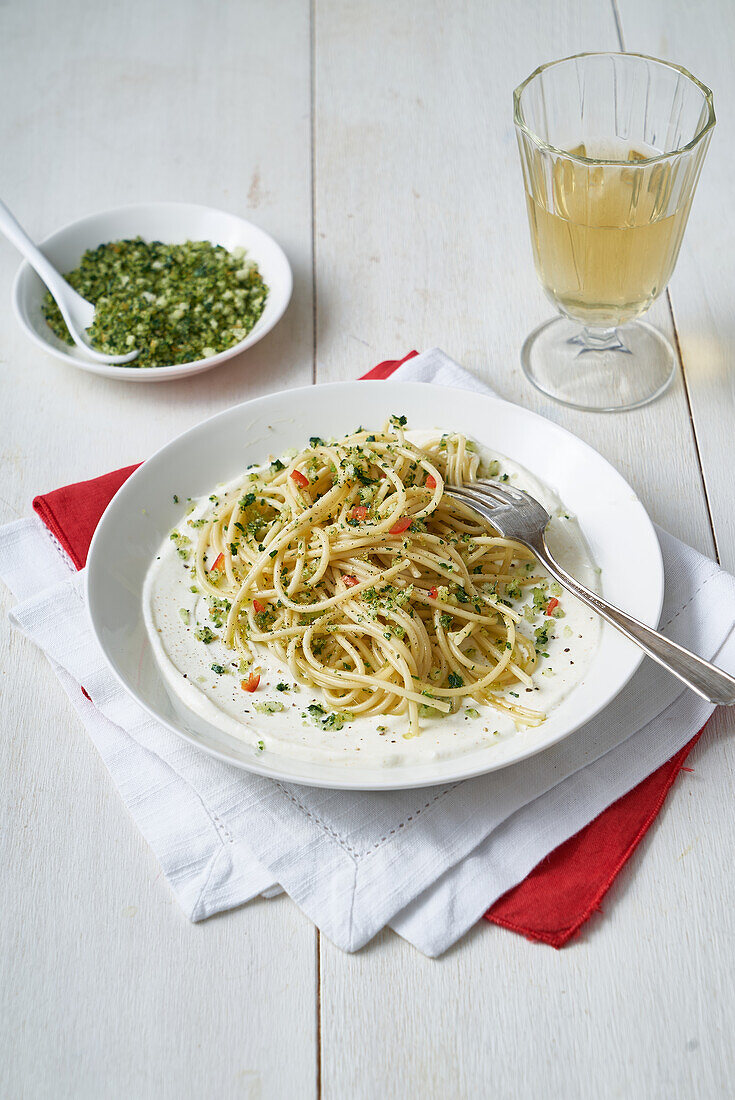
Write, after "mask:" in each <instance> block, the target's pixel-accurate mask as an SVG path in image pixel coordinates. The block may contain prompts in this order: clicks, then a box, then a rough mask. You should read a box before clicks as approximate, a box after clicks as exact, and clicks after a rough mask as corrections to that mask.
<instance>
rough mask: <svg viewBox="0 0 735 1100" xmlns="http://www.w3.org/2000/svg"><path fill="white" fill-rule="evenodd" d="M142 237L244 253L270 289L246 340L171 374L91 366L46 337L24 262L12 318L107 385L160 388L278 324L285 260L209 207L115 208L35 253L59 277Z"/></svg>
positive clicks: (36, 285) (41, 290)
mask: <svg viewBox="0 0 735 1100" xmlns="http://www.w3.org/2000/svg"><path fill="white" fill-rule="evenodd" d="M131 237H142V238H143V239H144V240H147V241H163V243H164V244H182V243H183V242H184V241H211V242H212V244H221V245H222V246H223V247H224V248H226V249H227V250H228V251H229V252H231V251H232V250H233V249H235V248H238V247H239V248H244V249H246V250H247V253H248V259H250V260H254V261H255V263H257V265H258V270H259V271H260V274H261V275H262V276H263V280H264V282H265V284H266V286H267V287H268V297H267V299H266V303H265V309H264V310H263V313H262V314H261V316H260V317H259V318H258V321H257V324H255V325H254V326H253V328H252V329H251V330H250V332H249V333H248V335H247V336H246V337H245V339H244V340H240V342H239V343H237V344H233V346H232V347H231V348H228V349H227V350H226V351H221V352H219V353H218V354H217V355H210V356H209V357H208V358H206V359H195V360H194V361H193V362H191V363H174V364H173V365H172V366H169V367H136V366H135V362H134V361H133V362H132V363H131V364H129V365H127V366H125V365H120V366H113V365H108V364H105V363H93V362H91V361H90V360H88V359H85V357H84V354H83V352H81V351H80V350H79V349H78V348H77V347H76V346H74V347H69V345H68V344H65V343H63V342H62V341H61V340H59V339H58V337H57V336H55V335H54V333H53V332H52V331H51V329H50V328H49V326H48V325H47V323H46V319H45V318H44V316H43V312H42V309H41V306H42V303H43V298H44V295H45V293H46V287H45V286H44V284H43V283H42V282H41V280H40V279H39V277H38V275H36V273H35V271H34V270H33V268H32V267H31V266H30V265H29V264H28V263H26V262H25V261H24V262H23V263H22V264H21V265H20V268H19V269H18V273H17V275H16V277H15V282H14V283H13V290H12V304H13V312H14V313H15V316H16V317H17V319H18V322H19V324H20V326H21V328H23V329H24V330H25V332H26V334H27V335H28V336H29V337H30V339H31V340H32V341H33V343H34V344H37V345H38V346H39V347H40V348H42V349H43V350H44V351H47V352H49V353H50V354H51V355H55V356H56V358H57V359H63V360H64V361H65V362H66V363H70V364H71V365H72V366H73V367H79V368H80V369H81V370H86V371H91V373H92V374H102V375H104V376H105V377H106V378H118V379H121V380H122V381H124V382H164V381H168V380H169V379H172V378H183V377H184V376H185V375H189V374H199V373H200V371H205V370H210V368H211V367H216V366H217V365H218V364H219V363H224V361H225V359H230V358H232V356H233V355H238V354H239V353H240V352H241V351H244V350H245V348H249V347H250V346H251V345H252V344H256V343H257V342H258V340H260V339H262V338H263V336H265V334H266V333H267V332H270V330H271V329H272V328H273V326H274V325H275V324H277V323H278V321H280V319H281V317H282V316H283V314H284V312H285V310H286V306H287V305H288V303H289V300H290V298H291V289H292V286H293V276H292V274H291V267H290V265H289V262H288V260H287V259H286V255H285V253H284V251H283V249H282V248H281V247H280V245H278V244H276V242H275V241H274V240H273V238H272V237H270V236H269V235H268V234H267V233H265V232H264V231H263V230H262V229H258V227H257V226H256V225H253V224H252V223H251V222H248V221H245V219H244V218H239V217H237V215H236V214H227V213H225V212H224V211H223V210H213V209H212V208H211V207H209V206H197V205H195V204H193V203H184V202H148V203H141V204H140V205H136V206H120V207H118V208H117V209H116V210H106V211H104V212H103V213H101V214H91V215H90V216H89V217H87V218H81V219H80V220H79V221H76V222H71V224H69V225H65V226H64V227H63V228H62V229H57V231H56V232H55V233H52V234H51V236H49V237H46V239H45V240H44V241H41V245H40V247H41V248H42V249H43V251H44V253H45V254H46V256H48V258H49V259H50V260H51V262H52V263H53V264H55V266H56V267H57V268H58V269H59V271H61V272H62V274H63V273H64V272H65V271H71V270H72V269H73V268H75V267H76V266H77V265H78V264H79V261H80V260H81V258H82V255H83V253H84V252H85V251H86V250H87V249H88V248H97V246H98V245H100V244H106V243H107V242H108V241H119V240H125V239H129V238H131Z"/></svg>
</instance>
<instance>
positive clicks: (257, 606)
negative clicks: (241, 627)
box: [253, 600, 265, 615]
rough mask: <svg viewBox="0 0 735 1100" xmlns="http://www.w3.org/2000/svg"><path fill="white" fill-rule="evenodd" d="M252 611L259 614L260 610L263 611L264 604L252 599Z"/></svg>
mask: <svg viewBox="0 0 735 1100" xmlns="http://www.w3.org/2000/svg"><path fill="white" fill-rule="evenodd" d="M253 611H254V612H255V614H256V615H260V613H261V612H262V611H265V604H262V603H261V602H260V600H253Z"/></svg>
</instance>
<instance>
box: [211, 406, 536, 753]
mask: <svg viewBox="0 0 735 1100" xmlns="http://www.w3.org/2000/svg"><path fill="white" fill-rule="evenodd" d="M404 425H405V418H403V417H400V418H398V417H392V418H391V420H390V422H389V423H388V424H387V425H386V426H385V428H384V429H383V431H382V432H374V433H373V432H369V431H366V430H363V429H359V430H358V431H357V432H355V433H354V434H352V435H349V436H346V437H345V438H344V439H340V440H338V441H328V442H323V441H322V440H320V439H316V438H314V439H312V441H311V445H310V446H309V447H307V448H306V449H304V450H303V451H300V452H299V453H298V454H297V455H295V456H294V457H293V458H291V459H290V460H289V461H288V463H287V464H286V465H284V464H283V463H281V462H280V461H279V460H276V461H275V462H274V463H272V464H271V465H270V466H268V467H265V468H264V469H258V470H254V471H251V472H250V473H249V474H246V475H245V477H244V479H243V481H242V483H241V484H240V485H238V486H237V487H236V488H234V489H231V490H229V491H228V492H227V494H226V495H225V496H222V497H221V498H217V497H214V498H211V499H213V504H212V508H211V511H209V512H208V513H207V515H206V516H205V517H203V518H202V519H200V520H198V521H197V523H196V525H195V526H197V528H198V542H197V549H196V579H197V583H198V585H199V586H201V588H202V589H203V590H204V591H205V593H207V594H208V596H210V597H213V598H214V599H215V600H217V601H221V602H220V603H218V604H217V606H218V607H220V608H221V613H222V616H223V620H224V615H225V614H226V615H227V620H226V627H225V630H224V641H225V644H226V645H227V646H228V647H230V648H232V649H234V650H235V651H236V652H237V653H238V654H239V655H240V657H242V658H243V659H244V660H245V661H248V662H249V661H251V660H253V659H254V658H255V657H256V656H257V653H258V651H259V650H261V651H262V650H263V649H265V650H268V651H270V652H271V653H272V654H273V655H274V656H276V657H277V658H278V659H280V660H281V661H283V662H284V663H286V664H287V665H288V667H289V668H290V670H291V672H292V674H293V676H294V677H295V678H296V679H297V680H299V681H300V682H301V683H303V684H308V685H309V686H310V687H312V688H314V689H320V691H321V693H322V695H323V698H324V700H325V702H326V703H327V705H328V706H330V707H331V708H332V709H334V710H337V711H339V712H349V714H350V715H368V716H375V717H376V718H377V717H378V716H379V715H385V714H394V715H405V716H406V717H407V720H408V730H407V733H406V734H404V736H413V735H416V734H418V733H419V732H420V718H421V717H422V716H425V715H435V716H440V715H443V714H447V713H452V712H454V711H456V710H457V709H458V708H459V706H460V704H461V702H462V700H465V701H468V699H469V697H471V698H472V699H474V700H475V701H476V702H477V703H479V704H491V705H492V706H493V707H496V708H499V709H500V710H502V711H503V712H505V713H508V714H510V716H511V717H513V718H514V719H515V720H516V721H517V722H518V723H519V724H523V725H534V724H538V723H539V722H540V721H542V720H543V717H544V716H543V714H540V713H539V712H537V711H533V710H529V709H527V708H525V707H523V706H521V705H520V702H518V701H516V698H515V696H511V697H508V690H509V689H513V688H518V692H520V691H521V690H523V689H525V688H530V687H532V686H533V685H532V680H531V675H532V673H533V671H534V668H535V666H536V661H537V656H536V650H535V647H534V643H533V641H532V640H531V639H530V638H529V637H528V636H527V635H526V634H524V633H523V632H522V630H520V629H518V625H519V622H520V620H521V615H520V614H519V612H518V611H516V610H514V609H513V608H512V607H511V606H510V603H509V601H508V600H507V590H508V588H509V587H511V590H513V587H515V590H516V592H517V591H518V589H519V588H525V587H526V586H533V585H534V584H538V582H539V579H540V578H539V575H538V574H535V561H534V558H533V555H532V554H531V553H530V552H529V551H528V550H526V549H525V548H524V547H523V546H521V545H520V544H519V543H516V542H513V541H511V540H509V539H505V538H501V537H499V536H498V535H497V534H496V533H495V532H493V530H492V529H491V528H490V527H488V526H487V525H486V524H485V523H484V522H483V521H482V520H481V519H480V518H479V517H478V516H477V515H476V514H475V513H474V512H473V511H472V510H471V509H469V508H467V507H466V506H465V505H462V504H460V503H457V502H455V501H452V500H450V499H449V498H448V497H445V496H444V495H443V490H444V482H445V481H447V482H448V483H449V484H452V483H460V482H469V481H473V480H475V479H476V478H477V476H478V468H479V465H480V456H479V454H478V453H477V451H476V450H475V448H474V446H473V444H472V443H471V441H468V440H467V439H466V438H465V437H464V436H462V435H459V434H452V435H444V436H442V435H440V434H437V435H436V436H435V437H432V438H431V439H430V440H429V441H428V442H426V443H422V445H421V446H420V447H418V446H416V445H414V444H413V443H411V442H410V441H409V440H408V439H407V438H406V435H405V431H404ZM409 524H410V525H409ZM534 574H535V575H534ZM518 692H516V694H518ZM519 699H520V696H519Z"/></svg>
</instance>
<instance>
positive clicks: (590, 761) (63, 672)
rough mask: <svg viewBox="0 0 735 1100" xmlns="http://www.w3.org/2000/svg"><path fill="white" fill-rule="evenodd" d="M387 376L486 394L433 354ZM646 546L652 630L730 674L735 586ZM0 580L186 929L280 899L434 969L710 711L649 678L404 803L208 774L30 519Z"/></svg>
mask: <svg viewBox="0 0 735 1100" xmlns="http://www.w3.org/2000/svg"><path fill="white" fill-rule="evenodd" d="M394 377H395V378H397V379H401V380H406V381H411V380H413V381H424V382H426V381H429V382H434V383H437V384H440V385H452V386H459V387H463V388H466V389H472V390H475V391H478V392H489V391H488V388H487V387H485V386H484V385H483V384H482V383H480V382H479V381H478V380H477V379H475V378H473V377H472V376H471V375H469V374H468V373H467V372H466V371H464V370H463V369H462V368H461V367H459V366H458V364H456V363H454V362H453V361H452V360H451V359H449V358H448V356H446V355H444V353H443V352H441V351H439V350H438V349H432V350H431V351H429V352H425V353H424V354H423V355H420V356H418V357H417V358H415V359H413V360H411V361H409V362H408V363H406V364H405V365H404V366H403V367H401V368H400V369H399V370H398V371H397V372H396V374H395V375H394ZM385 385H390V382H389V381H387V382H386V383H385ZM659 538H660V540H661V546H662V551H663V556H664V564H665V570H666V597H665V604H664V611H663V616H662V624H663V629H664V630H665V632H666V633H667V634H668V635H669V637H672V638H674V639H675V640H676V641H679V642H681V643H682V644H684V645H686V646H688V647H690V648H693V649H695V650H696V651H697V652H699V653H702V654H703V655H704V656H706V657H708V658H710V659H711V658H713V657H716V658H717V660H718V662H719V663H720V664H721V665H722V666H723V667H724V668H726V669H728V671H731V672H735V635H734V634H733V627H734V626H735V578H733V577H731V576H730V575H728V574H726V573H724V572H723V571H722V570H721V569H720V568H719V567H718V566H717V565H716V564H715V563H714V562H712V561H710V560H708V559H707V558H704V557H702V555H700V554H698V553H697V552H696V551H694V550H692V549H691V548H689V547H687V546H685V545H684V544H682V543H680V542H678V541H677V540H676V539H674V538H672V537H671V536H669V535H667V534H665V533H664V532H659ZM0 578H2V579H3V580H4V581H5V583H6V584H7V585H8V587H9V588H10V589H11V591H12V592H13V593H14V594H15V595H16V597H17V598H18V600H19V602H18V604H17V605H16V606H15V607H14V609H13V611H12V612H11V620H12V621H13V622H14V623H15V625H16V626H17V627H18V628H19V629H20V630H21V631H22V632H23V633H24V634H25V635H26V636H27V637H29V638H30V639H32V640H33V641H34V642H35V643H36V644H37V645H38V646H39V647H40V648H41V649H42V650H43V651H44V652H45V653H46V654H47V656H48V658H49V660H50V661H51V664H52V667H53V669H54V671H55V672H56V674H57V676H58V678H59V680H60V681H61V684H62V686H63V687H64V689H65V691H66V692H67V694H68V696H69V698H70V699H71V702H72V704H73V706H74V707H75V709H76V710H77V712H78V714H79V716H80V718H81V720H82V722H83V723H84V725H85V727H86V729H87V731H88V732H89V735H90V737H91V738H92V740H93V742H94V744H95V746H96V748H97V750H98V751H99V753H100V755H101V756H102V758H103V760H104V762H105V764H106V766H107V768H108V770H109V772H110V774H111V776H112V779H113V781H114V783H115V784H116V786H117V788H118V790H119V791H120V794H121V796H122V798H123V800H124V802H125V804H126V806H127V808H128V811H129V812H130V814H131V816H132V817H133V819H134V820H135V822H136V824H137V825H138V827H139V828H140V830H141V832H142V833H143V835H144V836H145V838H146V840H147V841H148V843H149V845H150V847H151V848H152V850H153V851H154V853H155V855H156V857H157V859H158V861H159V863H160V865H161V867H162V870H163V872H164V874H165V875H166V878H167V879H168V881H169V883H170V885H171V888H172V889H173V891H174V893H175V895H176V898H177V900H178V902H179V904H180V905H181V907H182V909H183V910H184V912H185V913H186V915H187V916H188V917H189V918H190V919H191V920H201V919H203V918H205V917H207V916H210V915H212V914H213V913H217V912H220V911H222V910H224V909H228V908H232V907H233V906H236V905H239V904H241V903H243V902H245V901H248V900H249V899H250V898H252V897H254V896H255V895H257V894H260V893H266V894H268V893H272V892H278V890H279V888H280V887H282V888H283V889H284V890H286V892H287V893H288V894H289V895H290V896H291V898H292V899H293V900H294V901H295V902H296V903H297V904H298V905H299V906H300V907H301V908H302V909H303V911H304V912H305V913H306V914H307V915H308V916H309V917H310V918H311V919H312V920H313V921H314V923H315V924H316V925H317V926H318V927H319V928H320V929H321V930H322V931H323V932H324V933H325V934H326V935H327V936H329V938H330V939H331V940H333V941H334V943H336V944H337V945H338V946H339V947H341V948H342V949H344V950H346V951H354V950H357V949H358V948H359V947H361V946H362V945H363V944H365V943H366V942H367V941H368V940H370V939H371V938H372V937H373V936H374V935H375V934H376V933H377V932H378V931H379V930H380V929H381V928H382V927H384V926H385V925H386V924H389V925H391V927H393V928H394V929H395V930H396V931H397V932H398V933H399V934H400V935H402V936H404V937H405V938H406V939H408V940H409V941H410V942H411V943H413V944H414V945H415V946H416V947H418V948H419V950H421V951H422V952H424V953H425V954H427V955H432V956H435V955H439V954H441V952H443V951H445V950H446V949H447V948H448V947H449V946H450V945H451V944H452V943H454V942H455V941H456V940H457V939H459V938H460V937H461V936H462V935H463V934H464V932H465V931H466V930H467V929H468V928H469V927H470V926H471V925H472V924H473V923H474V922H475V921H476V920H478V919H479V917H480V916H481V915H482V913H483V912H484V911H485V910H486V909H487V908H488V907H489V906H490V905H492V904H493V902H495V901H496V900H497V898H499V897H500V896H501V895H502V894H504V893H505V892H506V891H507V890H508V889H510V888H511V887H512V886H514V885H516V884H517V883H518V882H520V881H522V879H524V878H525V877H526V875H527V874H528V873H529V871H530V870H531V869H532V868H533V867H534V866H535V865H536V864H537V863H538V862H539V861H540V860H541V859H543V858H544V856H546V855H548V854H549V852H551V851H552V850H553V849H554V848H555V847H557V845H559V844H560V843H562V842H563V841H564V840H566V839H568V838H569V837H570V836H572V835H574V833H576V832H578V831H579V830H580V829H581V828H582V827H583V826H584V825H586V824H587V823H588V822H589V821H591V820H592V819H593V818H595V817H596V816H597V815H598V814H599V813H600V812H601V811H602V810H603V809H605V807H607V806H609V805H610V804H611V803H612V802H614V801H615V800H616V799H618V798H619V797H621V796H622V795H623V794H625V793H626V792H627V791H629V790H630V789H631V788H632V787H634V786H635V785H636V784H637V783H639V782H640V781H641V780H642V779H643V778H645V777H646V776H647V775H649V774H650V773H651V772H652V771H654V770H655V769H656V768H657V767H659V766H660V765H661V764H663V763H664V762H665V761H666V760H668V759H669V758H670V757H671V756H672V755H673V754H674V753H675V752H677V751H678V750H679V749H680V748H681V747H682V746H683V745H685V744H686V743H687V742H688V741H689V740H690V739H691V738H692V737H693V736H694V734H695V733H696V732H697V731H698V730H699V729H700V728H701V727H702V725H703V724H704V723H705V721H706V720H707V718H708V717H709V715H710V714H711V712H712V710H713V709H714V708H713V707H711V706H710V705H708V704H706V703H704V702H703V701H702V700H700V699H699V698H698V697H697V696H695V695H694V694H693V693H691V692H689V691H686V690H684V689H682V687H681V685H679V683H678V681H676V680H675V679H674V678H673V677H671V676H669V675H668V674H667V673H665V672H663V671H662V670H660V669H659V668H658V667H657V666H656V665H654V664H653V663H652V662H649V661H646V662H644V664H643V666H642V667H641V669H640V670H639V672H638V673H637V674H636V676H635V677H634V679H633V680H632V681H631V683H630V684H629V685H628V686H627V688H626V689H625V690H624V691H623V692H621V694H620V695H619V696H618V697H617V699H615V700H614V701H613V703H611V704H610V706H609V707H608V708H607V709H606V710H605V711H604V712H603V713H602V714H601V715H598V717H597V718H595V719H594V720H593V721H592V722H590V723H589V724H588V725H587V726H585V727H584V728H582V729H580V730H578V731H577V732H576V733H574V734H572V735H571V736H570V737H568V738H567V739H566V740H565V741H563V742H561V743H560V744H558V745H556V746H554V747H553V748H551V749H549V750H547V751H546V752H544V753H541V754H539V755H537V756H535V757H532V758H531V759H529V760H526V761H523V762H522V763H520V764H516V765H514V766H512V767H510V768H506V769H503V770H501V771H500V772H495V773H493V774H491V775H488V776H483V777H481V778H478V779H473V780H468V781H466V782H464V783H458V784H457V783H455V784H448V785H446V786H443V787H430V788H426V789H423V790H411V791H405V792H404V791H396V792H386V793H380V792H365V793H355V792H340V791H333V790H321V789H317V788H308V787H301V786H296V785H289V784H285V783H280V782H275V781H272V780H268V779H263V778H260V777H258V776H253V775H249V774H247V773H246V772H242V771H240V770H238V769H236V768H232V767H229V766H228V765H226V764H222V763H220V762H219V761H217V760H214V759H213V758H211V757H209V756H207V755H205V754H204V753H202V752H199V751H198V750H196V749H195V748H193V747H192V746H191V745H189V744H188V743H187V742H185V741H183V740H180V739H179V738H177V737H176V736H175V735H174V734H171V733H170V732H169V731H167V730H166V729H164V728H163V727H161V726H160V725H158V723H156V722H155V721H154V720H153V719H151V718H150V717H149V716H148V715H147V714H146V713H145V712H144V711H143V710H141V708H140V707H138V705H137V704H136V703H135V702H134V700H133V699H132V698H130V697H129V696H128V695H127V693H126V692H125V691H124V690H123V689H122V688H121V687H120V686H119V684H118V682H117V680H116V679H115V677H114V676H113V675H112V673H111V672H110V671H109V669H108V667H107V665H106V663H105V661H104V658H103V657H102V654H101V652H100V650H99V648H98V647H97V645H96V643H95V641H94V639H93V637H92V633H91V630H90V628H89V625H88V620H87V613H86V608H85V605H84V600H83V595H82V593H83V585H82V575H81V574H79V573H74V571H73V567H72V565H71V563H70V562H69V561H68V559H67V558H66V555H65V554H64V553H63V551H62V550H61V548H60V547H59V546H58V545H57V544H55V542H54V540H53V538H52V537H51V535H50V534H49V533H48V531H47V530H46V528H45V527H44V526H43V524H42V523H41V522H40V520H38V519H37V518H36V517H34V518H31V519H25V520H20V521H18V522H16V523H13V524H10V525H9V526H7V527H4V528H1V529H0ZM81 685H83V686H84V688H85V690H86V691H87V692H88V694H89V696H90V699H91V701H90V700H88V699H87V698H85V696H84V695H83V694H82V691H81Z"/></svg>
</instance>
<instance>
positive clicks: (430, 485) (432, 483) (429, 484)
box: [426, 474, 436, 489]
mask: <svg viewBox="0 0 735 1100" xmlns="http://www.w3.org/2000/svg"><path fill="white" fill-rule="evenodd" d="M426 488H427V489H436V478H435V477H434V475H433V474H429V475H428V477H427V478H426Z"/></svg>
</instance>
